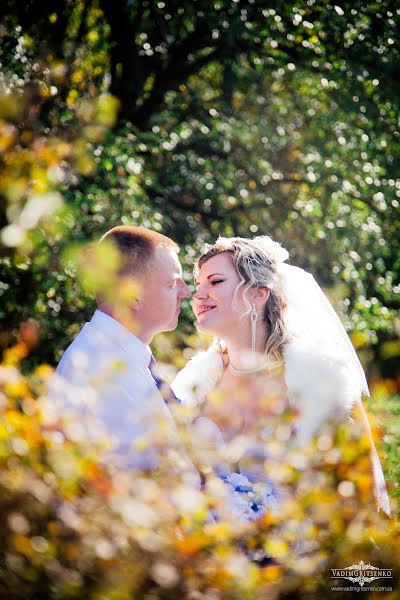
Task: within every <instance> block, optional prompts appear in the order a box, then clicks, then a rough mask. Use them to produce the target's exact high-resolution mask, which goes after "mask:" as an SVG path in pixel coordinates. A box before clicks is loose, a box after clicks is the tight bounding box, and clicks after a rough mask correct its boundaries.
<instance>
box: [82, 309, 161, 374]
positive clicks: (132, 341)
mask: <svg viewBox="0 0 400 600" xmlns="http://www.w3.org/2000/svg"><path fill="white" fill-rule="evenodd" d="M90 324H91V325H93V327H95V328H96V329H99V330H100V331H101V332H102V333H104V334H105V335H106V336H107V337H108V338H109V339H111V340H112V341H113V342H115V343H116V344H118V346H120V347H121V348H123V350H125V351H126V352H127V353H128V354H129V356H131V357H132V356H134V357H135V360H137V361H138V362H140V364H141V365H143V366H145V367H146V368H147V367H148V366H149V363H150V360H151V357H152V352H151V348H150V346H146V345H145V344H144V343H143V342H142V341H141V340H139V338H137V337H136V336H135V335H133V333H131V332H130V331H129V330H128V329H127V328H126V327H125V326H124V325H122V323H120V322H119V321H117V320H116V319H114V318H113V317H110V315H107V314H106V313H104V312H102V311H101V310H98V309H97V310H96V311H95V313H94V315H93V317H92V319H91V321H90Z"/></svg>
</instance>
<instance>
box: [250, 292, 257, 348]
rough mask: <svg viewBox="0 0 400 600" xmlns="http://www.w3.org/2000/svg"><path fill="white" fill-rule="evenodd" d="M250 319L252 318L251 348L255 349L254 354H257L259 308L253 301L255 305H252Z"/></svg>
mask: <svg viewBox="0 0 400 600" xmlns="http://www.w3.org/2000/svg"><path fill="white" fill-rule="evenodd" d="M250 319H251V349H252V351H253V354H255V352H256V335H257V319H258V314H257V309H256V305H255V303H253V306H252V307H251V311H250Z"/></svg>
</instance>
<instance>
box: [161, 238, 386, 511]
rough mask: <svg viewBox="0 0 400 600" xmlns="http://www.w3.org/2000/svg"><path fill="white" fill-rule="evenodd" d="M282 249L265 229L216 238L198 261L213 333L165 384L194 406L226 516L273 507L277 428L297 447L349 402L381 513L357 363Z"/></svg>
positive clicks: (201, 305) (313, 287) (200, 319)
mask: <svg viewBox="0 0 400 600" xmlns="http://www.w3.org/2000/svg"><path fill="white" fill-rule="evenodd" d="M288 257H289V254H288V252H287V251H286V250H285V249H284V248H283V247H282V246H281V245H280V244H278V243H277V242H274V241H273V240H272V239H271V238H269V237H268V236H258V237H255V238H253V239H245V238H239V237H234V238H223V237H220V238H219V239H218V240H217V242H216V243H215V244H214V245H212V246H207V247H206V249H205V252H204V253H203V254H202V256H201V257H200V258H199V259H198V261H197V264H196V266H195V284H196V292H195V294H194V296H193V311H194V313H195V316H196V320H197V327H198V329H199V330H200V331H204V332H209V333H211V334H213V335H214V336H216V338H217V340H218V341H217V343H216V344H214V345H212V346H211V347H210V348H209V349H208V350H207V351H206V352H203V353H201V354H199V355H197V356H195V357H194V358H193V359H191V360H190V361H189V362H188V364H187V365H186V366H185V367H184V368H183V369H182V370H181V371H180V372H179V373H178V375H177V377H176V379H175V381H174V382H173V384H172V387H173V390H174V392H175V394H176V396H177V397H179V398H180V399H181V401H182V403H183V404H184V405H187V406H192V407H195V410H196V419H193V424H192V427H193V429H192V431H193V436H192V437H193V439H195V440H196V441H195V442H194V443H195V445H197V446H198V447H201V448H200V449H201V458H200V462H201V464H202V468H203V469H204V470H205V471H207V470H208V472H212V473H215V474H216V475H217V476H218V477H219V478H220V479H222V480H223V481H224V482H225V483H226V484H227V488H226V489H228V490H229V493H228V497H229V503H230V505H229V506H230V510H231V511H232V513H233V514H234V515H237V516H238V517H239V518H241V519H244V520H254V519H257V518H259V517H260V516H261V515H263V514H264V512H265V511H266V510H272V511H273V510H279V502H280V497H281V495H282V493H283V492H281V490H280V489H279V486H277V485H276V484H275V483H274V482H273V480H272V479H271V478H270V477H269V476H267V475H266V473H265V469H264V465H265V464H266V462H267V463H268V458H269V452H270V448H269V447H270V446H271V444H269V441H270V440H271V439H272V438H273V435H274V434H275V433H276V431H277V428H279V429H278V432H279V436H280V439H281V441H282V440H283V443H284V445H285V444H286V442H287V443H288V444H289V442H292V441H293V440H294V441H295V444H297V446H305V445H306V444H307V442H309V441H310V440H311V439H312V437H313V436H314V435H315V434H317V433H319V432H321V431H322V430H323V427H324V425H325V424H327V423H328V421H331V420H332V419H335V420H336V421H338V420H340V419H343V417H346V416H347V415H350V414H351V413H352V411H353V409H354V408H355V407H356V406H358V410H359V412H360V413H361V415H362V421H363V426H364V427H365V431H366V432H367V435H368V437H369V440H370V444H371V460H372V466H373V475H374V491H375V496H376V499H377V503H378V510H379V509H383V510H384V511H385V512H386V513H387V514H389V513H390V508H389V501H388V496H387V493H386V488H385V482H384V478H383V474H382V469H381V465H380V462H379V458H378V455H377V452H376V449H375V446H374V443H373V440H372V435H371V429H370V426H369V423H368V420H367V418H366V415H365V411H364V409H363V406H362V403H361V398H362V395H363V394H364V395H365V394H368V387H367V383H366V380H365V376H364V372H363V370H362V368H361V365H360V363H359V361H358V358H357V356H356V354H355V352H354V349H353V347H352V345H351V342H350V340H349V338H348V336H347V334H346V332H345V330H344V328H343V327H342V325H341V323H340V321H339V319H338V317H337V316H336V314H335V312H334V310H333V308H332V307H331V305H330V304H329V302H328V300H327V299H326V297H325V296H324V294H323V292H322V290H321V289H320V287H319V286H318V284H317V283H316V281H315V280H314V278H313V277H312V276H311V275H310V274H308V273H306V272H305V271H303V270H302V269H299V268H297V267H294V266H290V265H287V264H285V261H286V260H287V258H288ZM288 414H291V418H290V419H288V418H287V415H288ZM279 423H280V425H279ZM282 423H286V425H284V426H282ZM273 429H275V431H273ZM205 457H206V458H205ZM207 461H208V462H207ZM206 475H207V473H206Z"/></svg>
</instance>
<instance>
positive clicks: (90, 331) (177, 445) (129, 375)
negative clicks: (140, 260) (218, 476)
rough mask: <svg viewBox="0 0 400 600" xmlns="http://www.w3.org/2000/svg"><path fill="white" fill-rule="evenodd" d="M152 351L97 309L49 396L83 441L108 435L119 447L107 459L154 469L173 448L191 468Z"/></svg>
mask: <svg viewBox="0 0 400 600" xmlns="http://www.w3.org/2000/svg"><path fill="white" fill-rule="evenodd" d="M151 355H152V354H151V350H150V347H149V346H146V345H145V344H143V342H141V340H139V339H138V338H137V337H136V336H135V335H133V334H132V333H131V332H130V331H128V330H127V329H126V328H125V327H124V326H123V325H122V324H121V323H119V322H118V321H116V320H115V319H113V318H112V317H110V316H109V315H106V314H105V313H103V312H101V311H100V310H96V312H95V313H94V315H93V317H92V319H91V321H90V322H89V323H86V324H85V325H84V326H83V328H82V330H81V331H80V333H79V334H78V335H77V337H76V338H75V339H74V341H73V342H72V344H71V345H70V346H69V347H68V348H67V350H66V351H65V353H64V355H63V357H62V359H61V361H60V363H59V365H58V367H57V370H56V373H55V375H54V377H53V379H52V381H51V384H50V387H49V396H50V398H51V402H52V405H53V407H54V409H55V411H56V414H57V415H59V416H60V417H61V418H62V419H63V420H64V421H65V423H66V424H67V427H69V428H70V430H72V435H75V437H76V438H77V439H79V435H81V436H83V437H84V438H85V439H93V440H97V441H98V440H99V439H100V438H102V437H104V436H105V435H106V436H107V438H108V439H109V440H110V441H111V442H112V446H113V447H112V449H111V450H109V451H107V453H106V456H107V462H110V461H112V462H113V463H115V464H117V465H118V466H121V467H125V468H139V469H149V468H154V467H157V466H159V462H160V456H162V457H163V460H164V459H165V458H166V452H167V450H168V451H171V452H174V453H175V454H174V458H173V461H174V463H175V464H174V467H175V468H177V469H178V470H179V469H180V467H183V469H187V468H188V459H187V457H186V453H185V451H184V449H183V446H182V444H181V442H180V440H179V438H178V434H177V431H176V427H175V423H174V421H173V418H172V415H171V412H170V410H169V408H168V406H167V405H166V403H165V401H164V399H163V397H162V396H161V394H160V392H159V390H158V389H157V385H156V383H155V381H154V379H153V377H152V375H151V373H150V371H149V363H150V359H151ZM180 462H182V465H180V464H179V463H180ZM183 463H185V465H186V467H185V466H184V465H183ZM189 470H192V473H193V470H194V468H193V466H192V465H191V464H190V466H189ZM196 477H197V474H196Z"/></svg>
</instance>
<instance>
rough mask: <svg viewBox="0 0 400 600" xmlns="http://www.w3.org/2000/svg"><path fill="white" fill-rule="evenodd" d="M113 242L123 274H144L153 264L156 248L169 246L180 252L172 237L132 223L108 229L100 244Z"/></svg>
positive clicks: (120, 270)
mask: <svg viewBox="0 0 400 600" xmlns="http://www.w3.org/2000/svg"><path fill="white" fill-rule="evenodd" d="M103 242H106V243H111V244H112V245H113V246H114V248H115V249H116V250H117V252H118V254H119V256H120V260H121V264H120V268H119V272H120V273H121V274H128V273H129V274H132V275H135V274H138V275H140V274H142V273H144V272H145V271H146V270H147V268H148V267H149V266H150V265H151V262H152V258H153V256H154V251H155V250H156V248H169V249H170V250H173V251H174V252H179V246H178V244H176V243H175V242H174V241H173V240H171V238H169V237H167V236H166V235H163V234H162V233H158V231H153V230H152V229H147V228H146V227H134V226H131V225H119V226H117V227H113V228H112V229H110V230H109V231H107V232H106V233H105V234H104V235H103V237H102V238H101V240H100V242H99V243H100V244H101V243H103Z"/></svg>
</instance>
